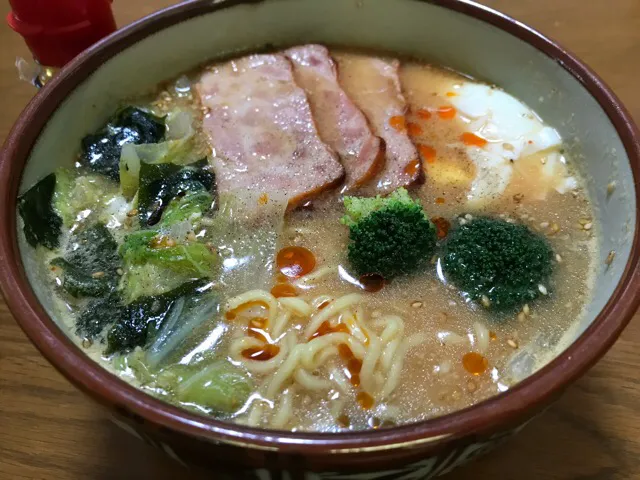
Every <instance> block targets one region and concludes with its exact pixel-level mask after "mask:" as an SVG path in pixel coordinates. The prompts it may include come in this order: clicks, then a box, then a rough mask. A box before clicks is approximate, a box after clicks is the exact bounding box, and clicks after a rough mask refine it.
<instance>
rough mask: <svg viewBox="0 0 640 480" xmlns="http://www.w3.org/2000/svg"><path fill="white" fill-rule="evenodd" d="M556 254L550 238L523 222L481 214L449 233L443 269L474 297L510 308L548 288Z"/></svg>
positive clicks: (487, 304)
mask: <svg viewBox="0 0 640 480" xmlns="http://www.w3.org/2000/svg"><path fill="white" fill-rule="evenodd" d="M552 258H553V251H552V250H551V247H550V246H549V244H548V242H547V241H546V240H545V239H544V238H543V237H541V236H540V235H538V234H536V233H534V232H532V231H531V230H529V228H527V227H526V226H525V225H519V224H515V223H509V222H506V221H504V220H499V219H495V218H487V217H478V218H474V219H473V220H471V221H468V222H467V223H465V224H464V225H460V226H459V227H458V228H457V229H455V230H454V231H452V232H451V233H450V234H449V238H448V239H447V241H446V243H445V245H444V251H443V255H442V267H443V270H444V273H445V276H446V278H447V279H448V280H450V281H451V282H453V283H454V284H455V285H457V286H458V287H459V288H460V289H461V290H463V291H464V292H465V293H467V294H468V295H469V297H470V298H471V299H472V300H476V301H477V300H480V301H481V302H482V304H483V305H484V306H485V307H487V308H491V309H493V310H495V311H508V310H512V309H515V308H518V307H520V306H521V305H523V304H525V303H526V302H530V301H532V300H534V299H536V298H537V297H538V296H539V295H540V294H541V293H542V292H541V290H542V291H545V289H546V288H547V287H548V280H549V277H550V275H551V273H552V270H553V263H552ZM540 285H542V286H543V287H542V288H541V287H540Z"/></svg>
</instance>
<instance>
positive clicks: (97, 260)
mask: <svg viewBox="0 0 640 480" xmlns="http://www.w3.org/2000/svg"><path fill="white" fill-rule="evenodd" d="M117 250H118V244H117V243H116V241H115V240H114V239H113V237H112V236H111V233H110V232H109V230H108V229H107V228H106V227H105V226H104V225H103V224H101V223H97V224H95V225H92V226H90V227H88V228H85V229H84V230H82V231H80V232H79V233H77V234H75V235H74V236H72V237H71V238H70V239H69V244H68V247H67V252H66V253H65V255H64V258H56V259H54V260H52V262H51V264H52V265H54V266H57V267H60V268H62V269H63V270H64V279H63V282H62V288H64V289H65V290H66V291H67V292H69V293H70V294H71V295H73V296H74V297H82V296H88V297H98V296H102V295H105V294H107V293H109V292H110V291H112V290H114V289H115V287H116V285H117V283H118V274H117V272H116V271H117V269H118V267H119V265H120V258H119V257H118V253H117Z"/></svg>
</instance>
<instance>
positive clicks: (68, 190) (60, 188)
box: [53, 168, 119, 227]
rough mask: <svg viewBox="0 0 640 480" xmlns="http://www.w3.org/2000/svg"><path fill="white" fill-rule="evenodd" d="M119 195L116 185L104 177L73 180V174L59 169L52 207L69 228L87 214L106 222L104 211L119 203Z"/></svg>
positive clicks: (83, 176) (81, 176) (90, 176)
mask: <svg viewBox="0 0 640 480" xmlns="http://www.w3.org/2000/svg"><path fill="white" fill-rule="evenodd" d="M118 196H119V192H118V187H117V185H116V184H115V183H114V182H113V181H111V180H109V179H108V178H106V177H104V176H102V175H80V176H78V177H74V174H73V172H72V171H70V170H68V169H66V168H59V169H57V170H56V189H55V193H54V196H53V205H54V208H55V210H56V212H57V213H58V214H59V215H60V216H61V217H62V220H63V224H64V225H65V226H67V227H71V226H72V225H73V224H74V223H75V222H76V221H79V220H84V219H86V218H87V215H86V213H87V212H90V213H91V214H92V215H94V216H96V217H97V218H98V219H100V220H103V221H104V220H105V218H104V215H103V214H104V212H105V211H106V210H108V209H109V207H110V206H111V205H112V203H113V202H115V201H117V200H118V198H117V197H118Z"/></svg>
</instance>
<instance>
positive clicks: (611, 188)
mask: <svg viewBox="0 0 640 480" xmlns="http://www.w3.org/2000/svg"><path fill="white" fill-rule="evenodd" d="M615 190H616V182H615V181H614V182H609V183H608V184H607V195H611V194H612V193H613V192H614V191H615Z"/></svg>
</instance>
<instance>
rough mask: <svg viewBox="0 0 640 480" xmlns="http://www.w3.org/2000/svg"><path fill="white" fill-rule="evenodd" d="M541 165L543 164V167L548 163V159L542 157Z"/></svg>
mask: <svg viewBox="0 0 640 480" xmlns="http://www.w3.org/2000/svg"><path fill="white" fill-rule="evenodd" d="M540 163H541V164H542V165H544V164H545V163H547V159H546V158H544V157H542V158H541V159H540Z"/></svg>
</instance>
